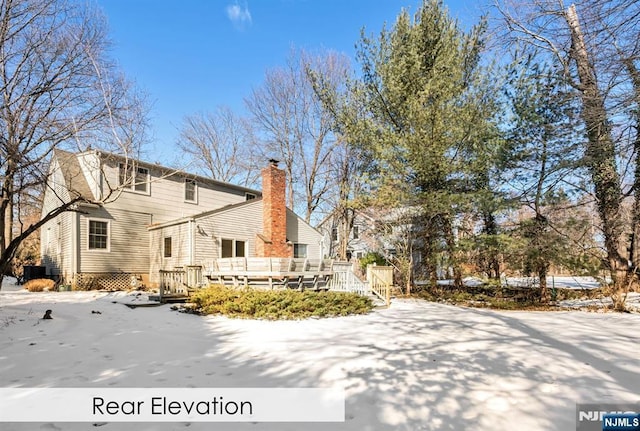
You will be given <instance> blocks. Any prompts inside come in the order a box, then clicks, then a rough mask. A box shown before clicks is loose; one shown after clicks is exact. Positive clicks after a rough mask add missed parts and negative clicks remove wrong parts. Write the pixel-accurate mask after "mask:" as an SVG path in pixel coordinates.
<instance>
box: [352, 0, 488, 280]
mask: <svg viewBox="0 0 640 431" xmlns="http://www.w3.org/2000/svg"><path fill="white" fill-rule="evenodd" d="M485 28H486V26H485V21H484V20H483V21H481V23H480V24H479V25H477V26H476V27H474V28H473V29H471V30H470V31H469V32H465V31H463V30H462V29H461V28H460V26H459V25H458V23H457V22H456V21H455V20H454V19H452V18H451V17H450V16H449V14H448V11H447V9H446V8H445V7H444V6H443V4H442V2H441V1H437V0H425V1H424V2H423V3H422V5H421V6H420V8H419V9H418V11H417V12H416V14H415V15H414V16H413V17H412V16H411V15H410V14H409V13H408V12H407V11H406V10H404V11H402V13H401V14H400V15H399V16H398V18H397V20H396V22H395V24H394V25H393V27H392V28H391V29H386V28H385V29H383V30H382V32H381V34H380V36H379V37H378V38H377V39H373V38H370V37H367V36H365V35H364V33H363V35H362V39H361V42H360V44H359V50H358V59H359V62H360V64H361V68H362V78H361V80H359V81H357V82H353V83H352V84H351V85H350V89H351V92H352V94H354V95H356V96H353V98H354V99H355V98H358V99H359V100H360V103H361V104H362V106H365V107H366V113H364V114H362V115H360V116H359V117H358V118H357V119H356V120H353V119H351V120H349V121H351V123H349V121H347V122H346V123H348V124H347V126H348V127H345V129H346V132H347V134H348V135H349V141H350V142H354V143H358V144H359V145H361V146H364V147H365V148H366V149H367V151H368V152H370V153H371V154H373V156H374V159H375V163H373V165H372V166H373V170H372V171H371V172H370V173H371V178H373V179H374V180H375V186H376V191H377V194H376V196H377V199H378V203H380V204H384V205H386V206H395V207H400V206H411V207H412V208H420V211H419V212H418V214H417V215H416V216H415V217H414V218H413V220H412V223H414V224H415V225H416V226H419V227H420V229H419V232H420V238H419V244H420V245H421V248H422V255H423V263H424V264H426V265H427V267H428V269H429V273H430V277H431V279H432V281H434V282H435V278H436V273H437V269H438V266H439V265H440V266H441V265H442V264H441V263H440V264H439V263H438V259H437V258H438V256H442V255H444V256H445V257H446V263H445V265H444V266H446V267H450V268H451V270H452V272H453V275H454V278H455V280H456V284H458V285H460V284H461V281H462V276H461V271H460V270H459V265H458V263H459V262H458V260H459V259H458V257H459V253H458V247H457V240H456V219H457V216H458V215H459V214H461V213H462V212H464V211H467V210H469V208H470V206H471V205H472V203H473V202H474V198H475V197H476V193H477V192H478V190H480V189H482V190H484V191H486V189H487V187H486V186H487V184H488V179H487V175H486V173H487V172H488V171H489V170H490V168H489V167H488V166H487V163H491V161H492V158H491V157H487V152H491V151H494V149H493V147H492V145H491V143H492V135H493V134H494V131H495V124H493V123H492V116H493V112H492V106H493V103H488V102H491V97H492V95H491V94H492V92H491V91H487V90H486V86H487V85H488V81H487V80H486V74H484V73H483V71H484V67H483V66H482V65H481V61H480V54H481V52H482V49H483V37H484V33H485ZM482 172H484V173H483V174H482V175H480V173H482ZM483 175H484V177H485V178H484V180H483Z"/></svg>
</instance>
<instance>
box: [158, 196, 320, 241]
mask: <svg viewBox="0 0 640 431" xmlns="http://www.w3.org/2000/svg"><path fill="white" fill-rule="evenodd" d="M262 201H263V199H262V198H261V197H260V198H256V199H251V200H248V201H245V202H239V203H237V204H231V205H227V206H224V207H222V208H217V209H214V210H210V211H205V212H201V213H199V214H194V215H192V216H189V217H182V218H180V219H176V220H171V221H168V222H165V223H158V224H153V225H151V226H149V227H148V228H147V229H148V230H150V231H151V230H156V229H162V228H165V227H169V226H175V225H177V224H182V223H186V222H189V221H195V220H198V219H201V218H204V217H208V216H212V215H215V214H221V213H224V212H226V211H234V210H236V209H238V208H243V207H246V206H250V205H258V204H262ZM287 213H288V214H291V215H293V216H294V217H296V218H297V219H298V221H299V222H302V223H304V224H305V225H307V226H309V227H310V228H311V229H313V230H314V231H315V232H316V233H317V234H318V235H320V236H322V233H320V231H319V230H318V229H316V228H315V227H313V226H311V225H310V224H309V223H307V222H306V221H305V220H304V219H303V218H302V217H300V216H299V215H298V214H296V213H295V212H293V210H292V209H290V208H287Z"/></svg>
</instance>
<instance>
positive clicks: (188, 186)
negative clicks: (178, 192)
mask: <svg viewBox="0 0 640 431" xmlns="http://www.w3.org/2000/svg"><path fill="white" fill-rule="evenodd" d="M184 200H185V201H186V202H197V201H198V195H197V188H196V180H192V179H190V178H185V180H184Z"/></svg>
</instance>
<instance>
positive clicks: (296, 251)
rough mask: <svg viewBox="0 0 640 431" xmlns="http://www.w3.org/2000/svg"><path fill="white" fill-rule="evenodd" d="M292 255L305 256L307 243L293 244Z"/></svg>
mask: <svg viewBox="0 0 640 431" xmlns="http://www.w3.org/2000/svg"><path fill="white" fill-rule="evenodd" d="M293 257H307V244H293Z"/></svg>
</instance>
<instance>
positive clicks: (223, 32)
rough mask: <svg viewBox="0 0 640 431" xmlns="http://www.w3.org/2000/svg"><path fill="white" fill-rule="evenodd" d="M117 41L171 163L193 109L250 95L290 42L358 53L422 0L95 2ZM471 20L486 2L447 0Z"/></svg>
mask: <svg viewBox="0 0 640 431" xmlns="http://www.w3.org/2000/svg"><path fill="white" fill-rule="evenodd" d="M97 2H98V5H99V7H101V8H102V9H103V12H104V13H105V14H106V16H107V19H108V22H109V27H110V31H111V37H112V40H113V42H114V47H113V51H112V55H113V57H114V58H115V60H116V61H117V62H118V63H119V64H120V67H121V68H122V69H123V71H124V73H125V74H126V75H127V76H128V77H129V78H130V79H133V80H135V82H136V83H137V85H138V87H140V88H141V89H143V90H144V91H145V92H146V93H147V94H148V95H149V99H150V102H151V103H152V108H151V134H152V137H153V139H152V143H151V144H150V145H149V147H148V149H147V151H146V153H147V154H148V155H149V154H151V155H152V156H149V161H153V162H155V161H159V162H162V163H172V161H173V160H174V154H173V153H174V148H175V142H176V139H177V136H178V134H179V133H178V128H179V127H180V124H181V122H182V119H183V117H184V116H186V115H190V114H194V113H197V112H206V111H212V110H214V109H215V108H216V107H217V106H219V105H227V106H229V107H231V108H232V109H233V110H234V111H236V112H238V113H242V112H243V111H244V105H243V98H244V97H247V96H248V95H249V94H250V92H251V89H252V88H255V87H257V86H259V85H260V84H261V82H262V80H263V78H264V73H265V71H266V70H267V69H269V68H273V67H278V66H281V65H284V64H285V61H286V58H287V55H288V54H289V52H290V50H291V47H292V46H295V47H298V48H305V49H309V50H317V49H323V48H326V49H332V50H336V51H340V52H343V53H345V54H346V55H347V56H349V57H350V58H351V59H352V60H353V59H354V52H355V49H354V46H355V44H356V42H357V41H358V40H359V37H360V29H361V28H362V27H363V26H364V27H365V28H366V31H367V33H377V32H378V31H379V30H380V28H381V27H382V25H383V23H385V22H387V23H389V24H392V23H393V22H394V20H395V17H396V16H397V15H398V13H399V12H400V10H401V9H402V8H403V7H406V8H408V9H409V10H410V11H415V10H416V8H417V6H418V5H419V4H420V3H421V2H420V0H247V1H235V0H183V1H179V0H97ZM446 5H447V7H448V8H449V10H450V12H451V14H452V15H453V16H454V17H457V18H459V19H460V21H461V22H462V23H463V25H464V26H465V27H466V26H468V25H471V24H473V23H475V22H476V21H477V17H478V16H479V15H480V13H481V9H482V6H480V3H479V2H464V1H462V0H456V1H446Z"/></svg>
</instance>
